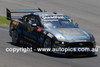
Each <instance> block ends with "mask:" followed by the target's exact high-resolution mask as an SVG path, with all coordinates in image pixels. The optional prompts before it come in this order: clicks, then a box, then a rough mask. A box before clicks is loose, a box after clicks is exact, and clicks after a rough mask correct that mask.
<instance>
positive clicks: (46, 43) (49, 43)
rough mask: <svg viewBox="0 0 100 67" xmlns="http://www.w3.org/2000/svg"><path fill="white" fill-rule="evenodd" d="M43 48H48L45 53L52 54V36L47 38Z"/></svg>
mask: <svg viewBox="0 0 100 67" xmlns="http://www.w3.org/2000/svg"><path fill="white" fill-rule="evenodd" d="M43 48H46V49H48V50H46V51H45V52H44V53H45V54H51V53H52V52H51V49H52V41H51V39H50V38H46V39H45V41H44V44H43Z"/></svg>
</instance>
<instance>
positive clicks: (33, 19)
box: [6, 8, 97, 55]
mask: <svg viewBox="0 0 100 67" xmlns="http://www.w3.org/2000/svg"><path fill="white" fill-rule="evenodd" d="M6 10H7V19H8V20H10V21H11V23H10V26H9V27H10V28H9V34H10V36H11V37H12V43H13V44H18V43H24V44H25V43H26V42H27V41H28V42H32V43H33V42H34V43H37V44H39V45H40V46H41V47H42V48H51V49H53V48H55V50H54V49H53V51H52V52H53V53H56V54H64V55H67V54H70V55H97V54H96V52H95V51H93V48H94V49H95V46H96V43H95V38H94V36H93V35H92V34H91V33H89V32H87V31H86V30H84V29H82V28H80V27H78V24H77V23H76V22H74V21H73V20H72V19H71V18H70V17H69V16H67V15H65V14H63V13H60V12H47V11H43V10H41V9H40V8H39V9H32V10H14V11H13V10H9V9H6ZM12 14H17V15H18V16H15V15H14V16H12ZM21 14H24V15H23V16H20V15H21ZM58 48H59V49H58ZM57 49H58V50H57ZM60 50H62V51H60Z"/></svg>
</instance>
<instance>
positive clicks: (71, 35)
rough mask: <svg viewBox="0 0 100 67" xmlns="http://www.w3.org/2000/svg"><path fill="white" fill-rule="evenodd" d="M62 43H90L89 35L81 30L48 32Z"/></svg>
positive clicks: (65, 29)
mask: <svg viewBox="0 0 100 67" xmlns="http://www.w3.org/2000/svg"><path fill="white" fill-rule="evenodd" d="M48 31H49V32H51V33H52V34H53V35H54V36H55V37H56V38H57V39H58V40H60V41H70V42H71V41H72V42H73V41H82V42H83V41H88V40H90V36H89V33H88V32H87V31H85V30H83V29H81V28H60V29H59V28H58V29H53V30H48Z"/></svg>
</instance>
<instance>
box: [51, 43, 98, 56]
mask: <svg viewBox="0 0 100 67" xmlns="http://www.w3.org/2000/svg"><path fill="white" fill-rule="evenodd" d="M52 48H55V49H59V48H60V49H62V51H53V53H55V54H62V55H74V56H77V55H78V56H79V55H80V56H89V55H91V56H92V55H94V56H96V55H97V52H96V51H95V50H96V48H95V45H94V44H92V43H91V42H76V43H64V44H57V43H54V44H53V45H52ZM68 49H69V50H68ZM79 49H80V50H79Z"/></svg>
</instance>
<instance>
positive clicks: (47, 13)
mask: <svg viewBox="0 0 100 67" xmlns="http://www.w3.org/2000/svg"><path fill="white" fill-rule="evenodd" d="M34 14H35V15H39V16H44V15H54V14H55V15H64V14H63V13H61V12H36V13H34Z"/></svg>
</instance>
